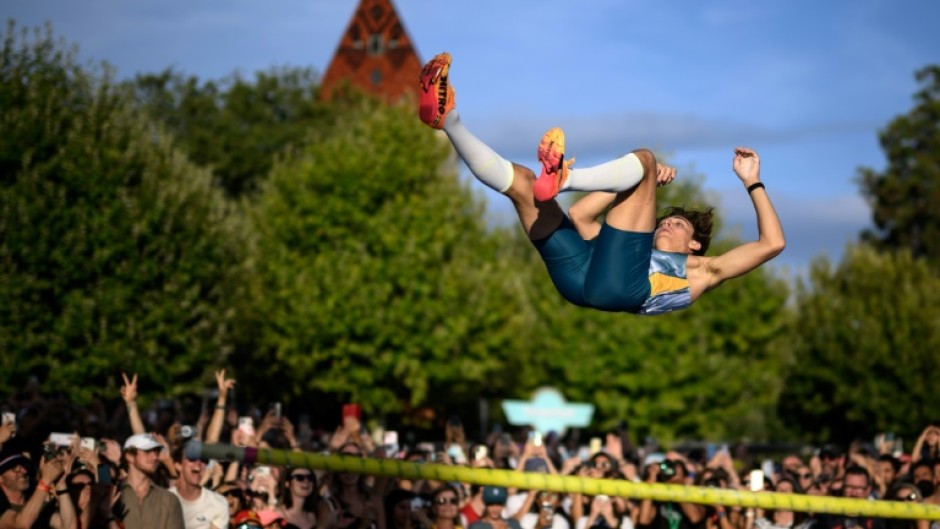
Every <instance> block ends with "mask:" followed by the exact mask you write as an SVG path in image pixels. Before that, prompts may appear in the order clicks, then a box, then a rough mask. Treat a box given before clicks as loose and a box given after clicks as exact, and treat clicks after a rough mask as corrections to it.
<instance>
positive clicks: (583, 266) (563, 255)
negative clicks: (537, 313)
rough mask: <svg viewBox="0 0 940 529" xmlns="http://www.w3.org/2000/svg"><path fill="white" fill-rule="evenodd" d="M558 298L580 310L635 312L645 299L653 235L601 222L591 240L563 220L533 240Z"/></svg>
mask: <svg viewBox="0 0 940 529" xmlns="http://www.w3.org/2000/svg"><path fill="white" fill-rule="evenodd" d="M532 244H533V245H534V246H535V249H536V250H538V252H539V255H541V256H542V260H543V261H544V262H545V267H546V268H547V269H548V275H549V277H551V278H552V283H554V284H555V288H556V289H558V292H559V293H560V294H561V295H562V297H563V298H565V299H566V300H568V301H569V302H571V303H574V304H575V305H578V306H581V307H591V308H595V309H599V310H605V311H610V312H632V313H636V312H638V311H639V310H640V308H642V306H643V303H644V302H645V301H646V299H647V298H649V295H650V281H649V271H650V258H651V255H652V252H653V232H634V231H623V230H618V229H617V228H612V227H610V226H608V225H607V223H604V224H603V225H602V226H601V233H600V235H598V236H597V237H596V238H594V239H593V240H590V241H585V240H584V239H582V238H581V236H580V235H578V231H577V230H576V229H575V227H574V224H572V223H571V220H570V219H569V218H568V217H567V216H565V219H564V220H563V221H562V223H561V225H560V226H558V228H557V229H556V230H555V231H554V232H552V233H551V235H549V236H548V237H546V238H544V239H540V240H537V241H532Z"/></svg>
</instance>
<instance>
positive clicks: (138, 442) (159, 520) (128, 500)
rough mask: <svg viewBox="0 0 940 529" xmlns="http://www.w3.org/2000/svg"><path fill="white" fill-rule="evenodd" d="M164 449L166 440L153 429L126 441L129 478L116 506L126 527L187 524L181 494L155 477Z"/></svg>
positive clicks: (181, 528) (177, 528)
mask: <svg viewBox="0 0 940 529" xmlns="http://www.w3.org/2000/svg"><path fill="white" fill-rule="evenodd" d="M162 450H164V447H163V444H161V443H160V441H158V440H157V439H156V438H155V437H154V436H153V434H149V433H143V434H134V435H132V436H130V437H128V438H127V441H125V442H124V461H125V463H126V465H127V480H126V481H125V482H124V484H123V485H122V486H121V487H120V491H121V492H120V498H119V499H118V503H117V504H116V505H115V509H114V510H113V512H114V513H115V515H116V516H117V518H118V519H119V520H120V521H121V522H122V523H123V526H124V529H151V528H154V529H156V528H161V529H185V527H186V524H185V522H184V521H183V507H182V505H181V504H180V500H179V498H178V497H176V495H174V494H173V493H171V492H170V491H168V490H167V489H165V488H163V487H161V486H159V485H157V484H156V483H154V481H153V476H154V475H156V473H157V468H158V466H159V458H160V452H161V451H162ZM112 525H113V524H112Z"/></svg>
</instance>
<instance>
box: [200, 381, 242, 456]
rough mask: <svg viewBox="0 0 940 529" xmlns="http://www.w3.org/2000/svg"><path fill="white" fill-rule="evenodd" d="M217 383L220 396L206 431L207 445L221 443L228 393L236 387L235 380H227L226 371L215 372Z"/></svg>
mask: <svg viewBox="0 0 940 529" xmlns="http://www.w3.org/2000/svg"><path fill="white" fill-rule="evenodd" d="M215 381H216V384H217V385H218V388H219V396H218V398H217V399H216V402H215V410H214V411H213V412H212V420H211V421H210V422H209V428H208V429H207V430H206V437H205V442H206V444H215V443H218V442H219V436H221V435H222V424H223V422H224V421H225V405H226V402H227V401H228V392H229V391H231V390H232V388H234V387H235V379H233V378H225V370H224V369H220V370H219V371H216V372H215Z"/></svg>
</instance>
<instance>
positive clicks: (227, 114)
mask: <svg viewBox="0 0 940 529" xmlns="http://www.w3.org/2000/svg"><path fill="white" fill-rule="evenodd" d="M130 86H132V87H133V89H134V92H135V99H136V101H137V104H138V105H139V106H140V107H141V108H142V109H144V110H145V111H146V112H147V113H148V114H149V115H150V116H151V119H153V120H154V122H155V123H158V124H160V125H162V126H163V127H165V128H166V129H167V130H168V131H169V132H170V133H171V134H172V135H173V137H174V138H175V140H176V142H177V145H178V146H179V147H181V148H182V149H183V150H185V151H186V153H187V154H188V155H189V158H190V159H191V160H193V161H194V162H196V163H198V164H200V165H203V166H206V167H210V168H211V169H212V174H213V176H214V178H215V181H216V182H217V183H218V184H219V185H220V186H221V187H222V188H223V189H225V190H226V191H227V192H228V194H229V195H230V196H240V195H243V194H245V193H252V192H254V191H255V190H256V189H257V187H258V185H259V183H260V182H262V181H263V180H264V178H265V177H266V176H267V174H268V172H269V171H270V170H271V167H272V165H273V163H274V160H275V158H276V157H277V156H279V155H281V154H283V153H285V152H286V151H287V150H289V149H290V147H292V146H297V145H301V144H303V143H304V141H303V140H304V138H305V137H306V136H307V134H308V133H309V131H310V129H311V128H314V127H316V126H319V125H321V124H323V123H324V122H326V121H328V120H330V119H331V117H332V116H333V114H332V108H334V107H330V106H327V105H325V104H323V103H322V102H320V100H319V98H318V96H317V94H318V92H319V84H318V83H317V76H316V74H315V73H314V72H313V70H311V69H310V68H292V67H283V68H272V69H270V70H269V71H264V72H257V73H256V74H255V77H254V79H253V80H246V79H243V78H242V77H241V76H240V75H238V74H233V75H232V76H230V77H228V78H226V79H223V80H221V81H207V82H201V81H200V80H199V79H198V78H197V77H196V76H184V75H183V74H181V73H179V72H177V71H174V70H173V69H167V70H164V71H163V72H160V73H157V74H141V75H138V76H137V78H136V79H135V80H134V81H133V82H131V83H130Z"/></svg>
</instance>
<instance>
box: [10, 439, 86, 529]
mask: <svg viewBox="0 0 940 529" xmlns="http://www.w3.org/2000/svg"><path fill="white" fill-rule="evenodd" d="M11 444H12V443H11ZM47 446H52V447H53V448H56V449H58V448H62V449H61V450H53V451H51V452H50V451H47V452H46V455H45V456H44V457H43V459H42V464H41V465H40V467H39V480H38V481H36V482H35V483H34V482H33V474H34V472H33V470H34V468H35V467H34V466H33V462H32V461H31V460H30V459H29V458H27V457H26V456H24V455H23V454H22V452H18V451H16V449H15V448H13V447H9V446H7V447H4V449H3V450H2V451H0V527H52V528H54V529H77V528H78V517H77V514H76V512H75V504H74V503H73V502H72V498H71V497H70V496H69V494H68V488H67V487H66V485H65V479H64V476H65V475H66V473H67V472H66V469H67V468H68V467H71V464H72V459H70V458H73V457H74V456H72V455H70V454H68V452H67V449H65V447H55V446H54V445H47Z"/></svg>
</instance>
